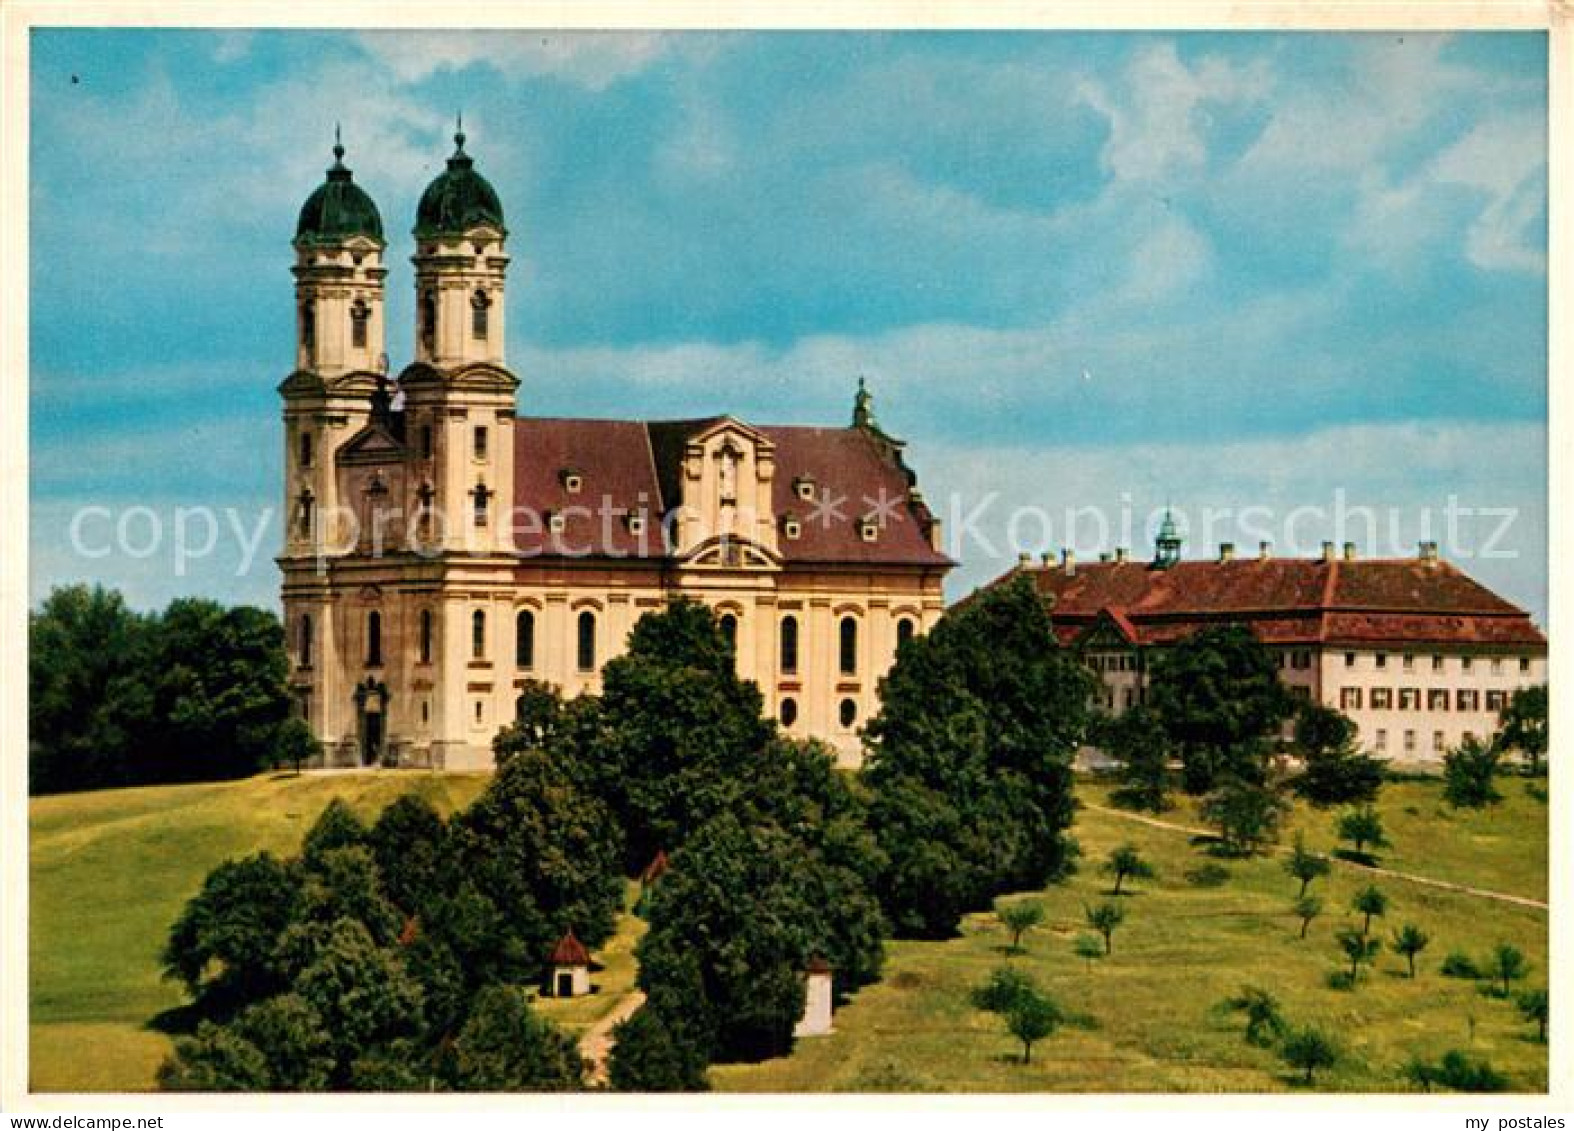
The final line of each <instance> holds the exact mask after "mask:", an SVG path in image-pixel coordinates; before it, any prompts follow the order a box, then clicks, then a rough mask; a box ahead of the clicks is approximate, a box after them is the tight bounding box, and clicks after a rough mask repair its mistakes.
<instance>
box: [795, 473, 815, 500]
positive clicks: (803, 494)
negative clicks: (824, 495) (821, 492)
mask: <svg viewBox="0 0 1574 1131" xmlns="http://www.w3.org/2000/svg"><path fill="white" fill-rule="evenodd" d="M792 489H793V494H795V495H797V496H798V497H799V498H800V499H803V500H805V501H807V502H813V501H814V479H813V478H812V477H810V476H808V475H800V476H798V478H796V479H794V480H793V481H792Z"/></svg>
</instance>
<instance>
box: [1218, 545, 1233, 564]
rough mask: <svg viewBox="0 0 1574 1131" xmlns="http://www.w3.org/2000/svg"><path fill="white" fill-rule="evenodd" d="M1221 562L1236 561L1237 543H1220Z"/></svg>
mask: <svg viewBox="0 0 1574 1131" xmlns="http://www.w3.org/2000/svg"><path fill="white" fill-rule="evenodd" d="M1219 560H1220V561H1221V562H1233V561H1234V560H1235V543H1234V542H1220V543H1219Z"/></svg>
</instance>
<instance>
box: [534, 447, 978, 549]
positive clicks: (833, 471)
mask: <svg viewBox="0 0 1574 1131" xmlns="http://www.w3.org/2000/svg"><path fill="white" fill-rule="evenodd" d="M721 419H723V418H720V417H713V418H709V419H704V420H686V421H656V422H649V421H633V420H569V419H546V418H539V417H535V418H532V417H520V418H519V419H517V420H516V421H515V423H514V487H515V490H514V505H515V507H516V508H519V511H520V512H521V513H522V514H523V515H524V516H527V517H524V518H520V517H516V519H515V528H514V545H515V548H516V549H517V550H518V551H519V552H520V553H521V554H522V555H525V556H528V557H543V556H545V557H565V556H566V557H590V558H597V557H617V558H633V559H661V558H667V557H670V553H671V548H670V547H669V546H668V545H667V544H666V541H665V531H664V528H663V526H662V523H661V519H662V517H663V516H664V515H666V514H668V513H669V512H670V511H672V510H674V509H675V508H676V507H678V506H679V505H681V504H682V501H683V500H682V475H681V470H682V468H681V465H682V459H683V453H684V448H685V446H686V444H687V442H688V440H689V438H690V437H691V436H693V435H695V434H696V433H699V432H702V431H704V430H705V429H707V428H709V427H711V426H712V425H714V424H716V423H718V422H719V421H720V420H721ZM755 431H757V432H758V433H760V434H761V435H762V436H764V437H765V438H766V439H767V440H768V441H769V442H770V443H771V444H772V445H773V446H774V448H775V463H776V470H775V478H774V486H773V489H772V502H773V506H774V508H775V510H776V516H777V518H778V520H782V519H785V518H787V517H788V516H794V517H796V518H798V520H799V527H800V534H799V536H798V537H797V538H787V537H785V535H783V536H780V537H778V540H777V547H778V549H779V550H780V552H781V554H782V557H783V558H784V559H785V561H786V562H787V563H788V564H789V565H791V564H794V563H805V564H808V563H813V564H833V565H834V564H848V565H920V566H928V567H931V568H940V569H947V568H950V567H951V566H952V565H954V564H955V563H954V562H952V561H951V559H950V558H948V557H946V556H945V555H944V554H942V553H940V552H939V551H938V550H935V549H934V548H933V547H932V546H931V545H930V543H929V537H928V524H929V521H930V517H931V516H930V514H929V511H928V509H927V508H926V507H925V506H924V504H923V503H921V502H915V501H910V500H909V499H908V497H907V496H908V491H909V488H910V485H911V473H910V472H909V471H908V470H907V468H906V467H905V466H904V465H903V463H902V461H901V456H900V452H899V446H898V445H896V444H894V443H891V442H885V441H883V438H882V437H880V436H879V435H878V434H873V433H870V432H868V431H865V430H863V429H859V428H807V427H789V426H763V427H759V428H756V429H755ZM567 470H573V471H575V472H577V473H578V474H579V475H580V476H581V477H582V484H581V487H580V490H579V492H577V493H570V492H569V491H568V488H567V486H566V483H565V476H564V474H563V473H564V472H565V471H567ZM804 477H807V478H810V479H813V480H814V482H815V485H816V488H817V491H819V492H821V495H820V498H821V499H823V500H824V501H823V502H820V503H816V502H812V501H808V500H804V499H800V498H799V497H798V496H797V494H796V491H795V488H794V486H793V484H794V481H795V480H798V479H799V478H804ZM628 512H637V513H643V514H645V515H646V516H647V521H646V523H645V531H644V533H643V534H635V533H634V532H633V531H631V530H630V528H629V524H628V523H627V522H626V521H625V520H624V518H623V515H624V514H625V513H628ZM553 513H561V514H562V516H563V527H564V528H563V530H562V531H561V533H555V532H553V531H551V530H550V529H549V522H548V517H547V516H549V515H551V514H553ZM877 513H878V514H879V516H880V518H881V524H880V529H879V533H878V536H877V537H876V538H875V539H874V540H873V541H866V540H865V539H864V538H863V537H862V535H861V534H860V532H859V523H860V520H862V519H863V518H864V517H865V516H867V515H871V514H877Z"/></svg>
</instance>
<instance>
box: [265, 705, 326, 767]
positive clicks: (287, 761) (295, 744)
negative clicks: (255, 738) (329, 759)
mask: <svg viewBox="0 0 1574 1131" xmlns="http://www.w3.org/2000/svg"><path fill="white" fill-rule="evenodd" d="M321 757H322V743H321V742H319V741H318V740H317V736H316V735H315V734H313V733H312V728H311V727H310V726H308V725H307V723H306V720H305V719H298V718H291V719H286V720H284V722H283V723H281V724H280V725H279V734H278V739H277V740H276V742H275V743H274V748H273V765H274V767H275V768H277V767H281V766H288V767H290V768H291V769H292V770H294V771H295V772H296V773H297V774H298V773H300V772H301V769H302V767H304V766H305V765H306V763H307V762H315V761H317V760H318V759H320V758H321Z"/></svg>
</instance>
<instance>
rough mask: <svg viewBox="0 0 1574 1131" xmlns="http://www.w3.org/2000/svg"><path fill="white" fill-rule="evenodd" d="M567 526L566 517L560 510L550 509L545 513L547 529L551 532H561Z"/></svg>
mask: <svg viewBox="0 0 1574 1131" xmlns="http://www.w3.org/2000/svg"><path fill="white" fill-rule="evenodd" d="M567 527H568V519H567V518H566V517H565V516H564V514H563V512H562V511H552V512H551V513H549V514H548V515H547V529H548V530H549V531H551V532H552V533H553V534H561V533H563V531H564V530H565V529H567Z"/></svg>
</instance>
